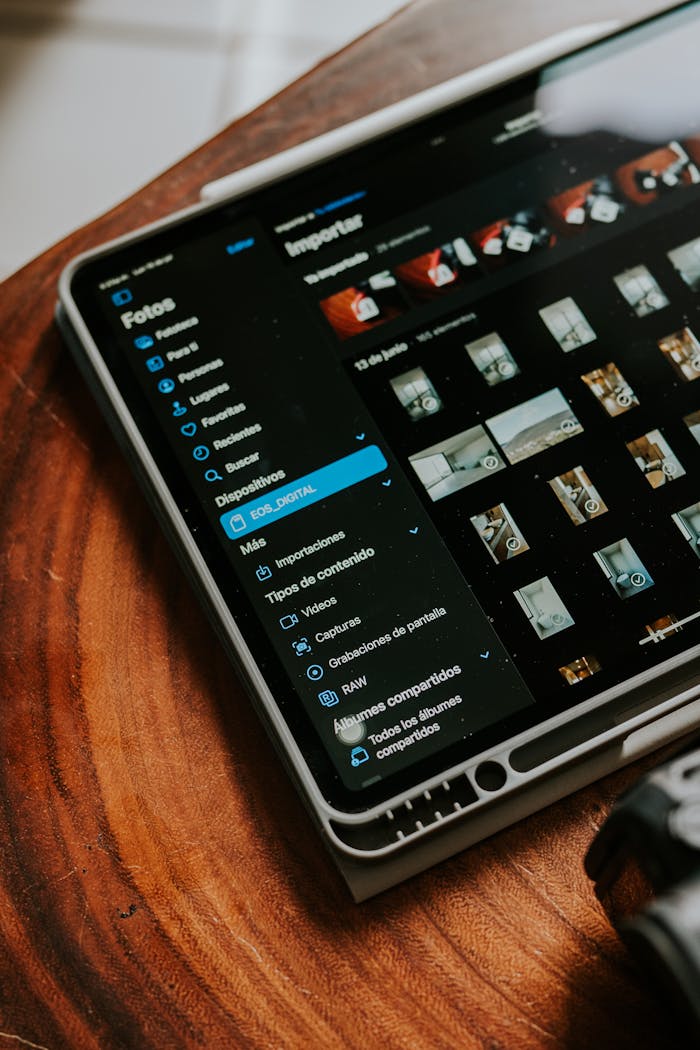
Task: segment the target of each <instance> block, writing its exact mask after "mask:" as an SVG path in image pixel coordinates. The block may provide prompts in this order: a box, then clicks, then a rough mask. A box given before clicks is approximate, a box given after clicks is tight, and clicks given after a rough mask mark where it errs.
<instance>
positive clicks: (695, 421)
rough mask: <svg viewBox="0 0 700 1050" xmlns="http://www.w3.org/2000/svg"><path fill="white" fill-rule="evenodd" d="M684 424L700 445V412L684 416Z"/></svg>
mask: <svg viewBox="0 0 700 1050" xmlns="http://www.w3.org/2000/svg"><path fill="white" fill-rule="evenodd" d="M683 422H684V423H685V425H686V426H687V428H688V430H689V431H690V433H691V434H692V436H693V437H694V438H695V440H696V441H697V443H698V445H700V412H691V413H690V415H689V416H683Z"/></svg>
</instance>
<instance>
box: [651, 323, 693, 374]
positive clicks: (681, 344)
mask: <svg viewBox="0 0 700 1050" xmlns="http://www.w3.org/2000/svg"><path fill="white" fill-rule="evenodd" d="M658 345H659V350H660V351H661V353H662V354H663V355H664V357H665V358H666V360H667V361H668V362H669V364H671V365H672V366H673V368H675V370H676V372H677V373H678V375H679V376H680V377H681V379H685V380H686V382H691V381H692V380H693V379H697V378H698V376H700V343H699V342H698V341H697V339H696V338H695V335H694V334H693V333H692V332H691V330H690V328H681V330H680V332H672V333H671V335H665V336H664V337H663V339H659V343H658Z"/></svg>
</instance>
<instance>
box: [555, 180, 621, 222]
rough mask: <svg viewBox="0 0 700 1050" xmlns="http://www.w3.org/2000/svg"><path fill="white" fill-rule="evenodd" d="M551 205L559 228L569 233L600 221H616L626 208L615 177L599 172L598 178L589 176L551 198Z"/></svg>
mask: <svg viewBox="0 0 700 1050" xmlns="http://www.w3.org/2000/svg"><path fill="white" fill-rule="evenodd" d="M547 207H548V209H549V211H550V213H551V214H552V215H553V216H554V218H555V220H556V224H557V228H558V230H560V231H561V232H562V233H564V234H568V235H571V234H576V233H579V232H581V231H582V230H587V229H588V228H589V227H591V226H595V225H597V224H598V223H608V224H609V223H611V222H615V220H616V219H618V218H619V217H620V215H622V213H623V212H624V210H625V206H624V204H623V203H622V201H621V199H620V196H619V194H618V192H617V190H616V189H615V186H614V185H613V182H612V179H610V178H609V177H608V176H607V175H599V176H598V178H597V179H589V180H588V182H582V183H581V185H580V186H573V187H572V188H571V189H570V190H565V191H564V192H563V193H560V194H558V195H557V196H556V197H550V199H549V200H548V201H547Z"/></svg>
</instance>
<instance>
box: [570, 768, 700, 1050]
mask: <svg viewBox="0 0 700 1050" xmlns="http://www.w3.org/2000/svg"><path fill="white" fill-rule="evenodd" d="M585 866H586V872H587V873H588V875H589V876H590V878H591V879H593V881H594V882H595V891H596V895H597V897H598V899H599V900H600V901H601V903H602V904H603V906H604V908H605V910H606V912H607V913H608V915H609V917H610V919H611V921H612V922H613V924H614V925H615V926H616V928H617V929H618V931H619V933H620V936H621V937H622V939H623V940H624V941H625V943H626V944H627V945H628V946H629V948H630V950H631V951H632V953H633V954H634V955H635V956H636V957H637V959H638V960H639V962H640V963H641V964H642V966H643V968H644V969H646V970H647V971H648V972H650V973H651V974H652V976H653V977H654V978H655V979H656V982H657V983H658V984H659V985H660V986H663V987H664V988H665V989H666V991H667V993H668V994H669V995H670V996H671V997H672V998H673V999H674V1000H675V1003H676V1006H677V1007H678V1008H680V1010H681V1011H682V1012H683V1013H684V1014H685V1018H686V1022H687V1024H688V1025H691V1026H692V1027H693V1030H694V1033H695V1038H697V1039H698V1040H699V1041H700V749H697V748H696V749H694V750H692V751H687V752H685V753H684V754H682V755H680V756H679V757H677V758H675V759H673V760H672V761H671V762H669V763H667V764H666V765H664V766H661V767H660V768H659V769H656V770H654V771H653V772H651V773H650V774H648V775H647V776H646V777H644V779H643V780H641V781H639V783H637V784H635V786H634V787H633V788H631V789H630V790H629V791H628V792H627V793H626V794H625V795H623V796H622V798H621V799H620V800H619V801H618V802H617V804H616V805H615V807H614V809H613V810H612V812H611V814H610V816H609V817H608V819H607V820H606V822H605V824H603V826H602V828H601V829H600V831H599V832H598V835H597V836H596V838H595V839H594V841H593V843H592V845H591V846H590V849H589V850H588V853H587V855H586V860H585Z"/></svg>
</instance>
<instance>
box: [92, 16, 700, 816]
mask: <svg viewBox="0 0 700 1050" xmlns="http://www.w3.org/2000/svg"><path fill="white" fill-rule="evenodd" d="M679 33H680V36H679ZM697 36H698V33H697V28H696V27H695V22H693V32H687V33H686V32H685V29H684V28H683V27H681V29H680V30H679V29H676V30H674V32H673V33H668V34H665V35H664V34H656V33H651V34H650V33H649V32H648V31H646V36H645V38H644V40H643V45H644V46H640V47H637V48H636V49H632V51H633V60H632V61H631V65H630V62H628V61H627V59H628V57H629V56H628V55H627V53H626V52H625V51H624V50H623V51H622V52H618V51H613V53H612V55H611V56H610V55H609V56H608V57H607V58H606V59H605V61H602V60H601V61H597V62H595V63H593V64H589V65H588V66H586V65H585V64H584V66H583V68H582V69H580V70H578V71H577V68H574V72H573V74H571V75H570V74H569V73H566V75H563V76H561V77H560V78H559V79H557V78H554V80H553V81H552V82H551V83H548V82H547V81H546V78H545V83H544V87H543V88H539V89H534V90H535V93H534V94H533V93H532V89H531V87H530V85H529V84H528V86H523V85H522V84H520V85H511V86H510V87H509V88H508V89H502V91H501V93H500V94H499V96H498V99H496V100H494V99H490V98H486V99H480V100H477V102H472V103H465V104H464V105H463V106H458V107H457V108H456V109H455V110H454V111H450V112H448V113H447V114H443V115H442V116H441V117H440V118H439V119H438V118H435V119H434V120H432V121H431V122H430V123H429V124H428V125H425V126H423V125H419V126H415V127H411V128H409V129H404V130H403V131H400V132H397V133H396V136H394V137H393V138H392V139H390V140H383V141H380V142H378V143H374V144H370V145H368V146H366V147H363V149H362V150H360V151H358V152H357V153H351V154H349V155H348V156H347V157H344V158H341V159H340V160H335V161H332V162H330V164H329V165H328V166H327V167H323V168H320V169H318V170H316V171H314V172H311V173H303V174H302V175H299V176H296V177H295V178H294V179H293V180H292V181H291V182H290V183H284V184H282V185H281V186H278V187H275V188H274V189H273V190H263V191H260V192H259V193H258V194H257V195H255V196H254V197H252V198H250V199H249V200H246V201H243V202H242V203H241V204H240V205H239V204H234V205H233V206H231V207H229V206H228V205H223V206H221V208H220V209H217V210H213V211H208V212H205V213H203V214H202V215H200V216H197V217H195V218H193V219H192V220H190V221H189V222H188V223H186V224H176V225H174V226H173V227H172V229H170V228H168V229H166V230H165V231H164V232H163V233H162V234H161V235H159V236H160V240H159V241H158V247H157V251H156V248H155V246H154V244H153V242H152V241H149V240H148V239H146V240H145V241H138V242H135V243H134V244H132V245H130V246H128V247H127V248H126V249H124V250H123V252H122V253H121V254H119V255H118V256H117V258H116V259H114V258H112V257H108V258H107V259H106V261H103V262H102V263H100V266H101V267H102V269H101V270H100V271H99V273H100V275H101V276H102V280H101V281H99V280H98V281H97V292H98V295H99V297H100V306H99V308H98V309H99V311H101V312H100V318H101V320H100V321H99V324H101V325H104V326H105V327H104V328H103V329H102V331H103V334H105V333H106V335H108V336H109V338H110V339H111V340H112V342H113V344H114V348H115V349H114V362H115V364H114V367H115V370H116V372H117V373H118V375H119V376H120V377H124V382H125V383H126V386H127V387H128V388H129V389H132V386H130V384H133V382H134V380H135V381H136V383H137V385H138V387H140V389H141V393H142V395H143V397H145V404H147V405H148V406H149V408H148V412H152V414H153V419H154V420H155V430H154V435H155V437H154V447H156V446H157V448H158V450H159V455H160V454H162V461H163V463H166V460H167V461H168V462H172V463H175V464H177V471H184V477H185V478H186V481H187V486H189V487H188V488H187V493H190V492H191V493H192V494H193V495H194V497H195V498H194V502H193V501H192V500H191V499H190V496H189V495H187V496H186V498H185V500H184V504H183V505H184V507H185V515H186V516H189V518H188V520H189V521H190V522H191V524H192V528H193V535H194V536H195V538H196V539H197V540H198V541H199V542H200V543H201V544H203V549H204V550H205V552H206V553H207V557H208V558H209V559H210V565H211V566H212V567H213V571H214V576H215V578H216V579H217V581H218V582H219V585H220V587H221V589H222V592H223V593H224V594H225V595H226V596H227V600H228V601H229V603H230V605H231V608H233V609H235V611H236V616H237V618H238V620H239V621H240V622H241V624H243V626H244V628H245V632H246V641H247V642H248V644H249V647H250V650H251V652H252V653H253V655H254V657H255V659H256V660H257V661H258V663H259V665H260V666H264V667H265V673H266V677H267V680H268V682H269V684H270V686H271V690H272V692H273V693H274V695H275V696H276V697H277V698H278V699H279V703H280V707H281V709H282V711H283V713H284V715H285V717H286V718H287V720H288V724H289V725H290V728H291V729H292V731H293V732H294V733H295V735H296V738H297V739H298V741H299V742H300V744H301V748H302V751H303V752H304V753H305V754H307V755H313V760H314V763H315V765H314V769H319V770H321V772H319V773H318V776H319V777H320V778H323V777H325V776H326V773H324V772H323V771H324V770H328V769H330V770H331V773H330V774H329V779H326V780H324V781H323V784H324V790H325V791H326V795H327V797H329V798H333V799H335V798H336V796H335V794H334V792H335V791H336V789H337V790H338V791H339V796H338V797H339V798H341V802H342V804H345V802H346V801H347V800H348V798H349V797H350V796H349V795H347V794H343V792H346V791H348V790H349V792H350V794H351V796H352V797H351V802H350V804H351V805H354V804H356V800H357V798H358V796H357V794H356V793H357V792H362V791H365V790H366V791H367V792H369V793H371V792H375V793H374V794H371V798H372V799H375V800H376V799H377V798H379V797H388V795H387V793H389V794H390V793H391V789H392V787H394V788H396V789H397V790H398V789H399V788H403V787H405V786H406V784H407V783H408V778H409V777H411V776H414V775H415V771H414V769H413V767H414V766H415V765H416V763H419V762H420V763H423V764H422V765H421V771H422V774H423V775H432V774H434V773H436V772H440V771H441V770H443V769H444V768H446V767H448V766H449V765H451V764H454V763H456V762H459V761H463V760H464V758H465V757H466V756H467V754H476V753H477V752H478V751H479V750H483V748H484V747H486V746H491V745H492V744H493V743H498V742H500V741H502V740H503V739H504V736H505V735H512V734H513V733H515V732H517V731H519V730H521V729H525V728H528V727H531V726H532V725H533V724H536V723H537V722H541V721H544V720H546V719H547V718H549V717H550V716H551V715H552V714H555V713H557V712H559V711H561V710H563V709H565V708H567V707H572V706H574V705H575V704H577V703H578V702H579V701H580V700H585V699H587V698H589V697H591V696H592V695H594V694H596V693H599V692H603V691H605V690H607V689H609V688H612V687H614V686H617V685H619V684H621V683H625V682H628V681H629V680H630V679H632V678H634V676H635V675H639V674H640V673H641V672H645V671H648V670H650V669H652V668H654V667H656V666H658V665H662V664H664V665H667V666H668V667H671V666H674V665H675V663H677V662H679V661H680V660H682V659H683V658H685V657H687V654H688V653H689V652H691V651H692V650H693V647H696V646H697V645H698V643H700V586H699V582H700V110H698V109H697V105H696V104H695V102H694V100H695V98H697V96H698V92H697V91H695V92H694V93H690V94H688V93H686V95H683V92H682V91H681V89H680V87H679V86H678V85H676V84H674V83H673V82H672V81H673V78H674V77H676V76H677V75H681V74H683V73H684V71H687V70H689V69H690V70H695V69H697V61H696V59H695V54H696V50H697V47H696V45H697ZM664 41H665V43H664ZM669 41H670V43H669ZM684 48H685V50H686V52H688V53H689V54H688V55H686V58H687V61H681V60H680V59H681V58H682V57H683V56H682V54H681V52H683V49H684ZM620 54H621V56H622V58H621V59H620V57H619V55H620ZM679 56H680V58H679ZM671 59H674V61H671ZM675 59H678V60H675ZM691 59H692V62H691ZM619 61H622V63H623V70H622V71H621V69H620V67H619ZM606 63H607V65H606ZM625 63H626V64H625ZM603 67H605V68H603ZM660 67H664V68H667V69H668V71H669V81H668V83H667V84H666V87H667V89H668V91H669V97H670V98H671V99H672V100H673V105H672V106H671V109H670V110H669V112H673V113H674V114H675V113H676V112H677V110H678V108H679V107H678V106H677V105H676V101H677V99H678V98H681V97H682V98H685V99H686V103H687V104H686V106H685V109H687V110H688V112H687V113H685V115H683V116H682V119H681V118H679V119H675V117H674V120H673V121H671V119H670V117H669V112H666V110H664V108H663V106H661V107H660V106H655V105H652V102H654V99H653V98H652V97H651V95H650V92H651V91H652V89H654V85H653V81H652V80H650V79H649V77H648V70H649V68H660ZM566 68H567V69H568V68H569V67H568V66H567V67H566ZM623 72H624V75H623ZM611 83H612V84H615V85H618V86H619V85H623V84H624V85H626V87H625V90H624V91H623V90H622V89H621V88H619V90H618V95H614V94H613V95H611V88H610V85H611ZM599 85H603V87H604V88H605V100H604V101H605V105H602V104H601V107H598V108H597V107H596V105H595V104H594V102H595V100H594V99H593V101H592V97H593V95H594V94H595V92H596V91H597V90H599ZM654 90H655V89H654ZM611 97H613V98H614V101H615V103H616V105H615V106H612V105H610V104H609V99H610V98H611ZM688 98H690V101H691V102H692V103H693V105H695V109H693V107H692V106H690V105H689V103H688ZM625 99H626V104H627V103H629V105H630V106H632V110H631V114H632V116H631V117H630V112H626V113H623V114H622V116H620V113H619V112H618V111H621V110H624V109H625V107H624V106H623V105H622V102H623V101H625ZM577 107H578V109H577ZM680 108H681V109H683V107H680ZM588 109H591V110H592V112H593V116H592V118H590V119H589V116H590V115H589V114H588ZM608 113H612V117H611V121H612V123H611V124H610V122H608ZM640 113H641V114H642V115H643V116H644V117H645V120H646V122H645V121H644V120H642V119H641V117H639V114H640ZM647 117H648V119H646V118H647ZM623 118H624V119H623ZM679 120H680V123H679ZM606 122H607V123H606ZM617 125H619V126H617ZM628 125H630V126H628ZM642 125H643V126H642ZM671 125H672V128H671ZM154 253H155V254H154ZM85 280H86V282H88V283H89V282H90V281H91V280H92V281H93V284H91V285H90V291H89V295H90V297H92V296H94V292H95V283H94V282H95V277H94V276H93V277H90V276H89V274H88V275H86V277H85ZM86 287H87V285H86ZM78 298H79V299H80V296H78ZM95 323H97V322H95ZM98 341H99V340H98ZM108 342H109V341H108ZM120 370H121V371H120ZM127 374H128V379H127V378H126V376H127ZM146 415H147V413H146V412H144V418H146ZM148 418H149V419H150V416H148ZM163 436H164V437H165V445H163V444H162V441H163ZM165 450H167V456H166V451H165ZM168 457H170V459H169V460H168ZM172 469H173V471H174V473H173V477H174V478H175V480H176V482H178V484H181V482H180V481H179V479H180V474H178V473H177V472H176V471H175V468H172ZM197 515H199V517H197ZM195 518H196V521H195ZM210 537H213V540H212V539H211V538H210ZM207 544H209V546H207ZM227 588H228V589H227ZM241 599H243V601H242V600H241ZM273 653H274V656H275V660H274V661H273V660H271V659H270V657H271V655H272V654H273ZM290 686H291V688H290ZM573 686H575V687H576V688H575V689H573V688H571V687H573ZM329 759H330V764H329V762H328V760H329ZM399 774H400V776H399ZM402 778H403V779H402ZM378 782H383V786H382V787H381V789H380V788H376V789H375V788H374V787H373V785H376V784H378ZM339 783H340V784H341V787H340V788H338V784H339ZM328 785H331V786H330V787H329V786H328ZM382 792H383V794H382ZM362 797H367V798H370V794H368V795H367V796H362Z"/></svg>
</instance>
